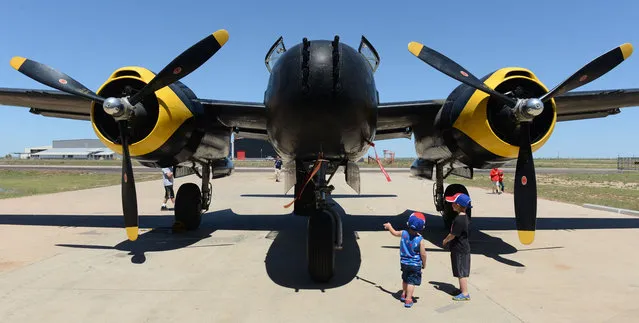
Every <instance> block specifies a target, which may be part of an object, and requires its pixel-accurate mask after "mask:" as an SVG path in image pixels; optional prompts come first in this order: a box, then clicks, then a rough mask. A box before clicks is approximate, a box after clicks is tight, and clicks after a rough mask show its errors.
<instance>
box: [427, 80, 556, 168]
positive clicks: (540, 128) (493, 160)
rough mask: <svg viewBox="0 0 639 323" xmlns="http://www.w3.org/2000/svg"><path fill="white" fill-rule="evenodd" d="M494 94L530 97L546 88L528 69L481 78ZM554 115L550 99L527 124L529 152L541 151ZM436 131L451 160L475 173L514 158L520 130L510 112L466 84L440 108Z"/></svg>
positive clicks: (498, 102)
mask: <svg viewBox="0 0 639 323" xmlns="http://www.w3.org/2000/svg"><path fill="white" fill-rule="evenodd" d="M481 80H482V81H483V82H484V83H485V84H486V85H488V87H490V88H492V89H495V90H496V91H497V92H501V93H508V92H511V91H512V92H513V93H516V97H524V98H535V97H540V96H541V95H543V94H545V93H546V92H548V89H547V88H546V87H545V86H544V85H543V84H542V83H541V82H540V81H539V80H538V79H537V77H536V76H535V75H534V74H533V73H532V72H531V71H529V70H527V69H524V68H502V69H499V70H497V71H496V72H494V73H491V74H489V75H487V76H485V77H484V78H483V79H481ZM556 121H557V113H556V106H555V101H554V99H551V100H549V101H547V102H545V104H544V111H543V112H542V114H541V115H539V116H537V117H536V118H535V119H534V120H533V122H532V125H531V134H530V136H531V142H532V150H533V151H536V150H537V149H539V148H541V147H542V146H543V145H544V144H545V143H546V141H547V140H548V139H549V138H550V135H551V134H552V132H553V130H554V127H555V123H556ZM435 128H437V129H438V131H439V132H440V133H441V135H442V138H443V140H444V143H445V145H446V146H447V148H448V150H450V152H451V154H452V155H453V156H456V157H457V159H458V160H459V161H461V162H463V163H464V164H466V165H468V166H470V167H475V168H488V167H492V166H494V165H499V164H503V163H504V162H506V161H508V160H512V159H516V158H517V155H518V153H519V132H520V126H519V124H518V123H517V122H516V120H515V119H514V116H513V115H512V112H511V110H510V108H509V107H507V106H504V104H503V103H502V102H501V101H499V100H498V99H495V98H492V97H490V96H489V95H488V94H486V93H484V92H482V91H479V90H476V89H474V88H471V87H470V86H467V85H465V84H462V85H460V86H459V87H457V88H456V89H455V90H454V91H453V92H452V93H451V94H450V96H449V97H448V99H447V100H446V103H445V104H444V106H442V108H441V109H440V111H439V113H438V115H437V117H436V119H435Z"/></svg>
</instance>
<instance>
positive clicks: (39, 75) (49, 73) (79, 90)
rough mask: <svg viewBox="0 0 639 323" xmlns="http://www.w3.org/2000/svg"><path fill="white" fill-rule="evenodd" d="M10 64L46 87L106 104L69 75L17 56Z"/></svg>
mask: <svg viewBox="0 0 639 323" xmlns="http://www.w3.org/2000/svg"><path fill="white" fill-rule="evenodd" d="M9 64H11V67H13V68H14V69H15V70H16V71H18V72H20V73H22V74H24V75H26V76H28V77H30V78H32V79H34V80H36V81H38V82H40V83H42V84H44V85H48V86H50V87H52V88H54V89H57V90H60V91H63V92H66V93H69V94H73V95H77V96H81V97H84V98H87V99H89V100H93V101H96V102H99V103H103V102H104V98H102V97H100V96H98V95H97V94H95V93H93V91H91V90H89V89H87V88H86V86H84V85H82V84H81V83H80V82H78V81H76V80H74V79H73V78H72V77H70V76H69V75H66V74H64V73H62V72H60V71H57V70H55V69H53V68H51V67H49V66H47V65H44V64H42V63H38V62H36V61H33V60H30V59H27V58H24V57H20V56H15V57H13V58H12V59H11V62H10V63H9Z"/></svg>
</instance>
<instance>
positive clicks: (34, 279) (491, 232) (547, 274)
mask: <svg viewBox="0 0 639 323" xmlns="http://www.w3.org/2000/svg"><path fill="white" fill-rule="evenodd" d="M390 176H391V177H392V182H390V183H388V182H386V180H385V178H384V176H383V175H382V174H379V173H369V172H365V173H363V174H362V177H361V183H362V194H361V195H360V196H357V195H355V194H354V192H353V191H352V189H350V188H349V187H348V186H346V183H345V182H344V179H343V177H342V176H336V177H335V178H334V183H333V184H334V185H335V187H336V190H335V192H334V200H335V201H336V202H337V203H339V204H340V207H341V208H342V209H343V211H344V212H345V214H346V215H344V217H343V218H344V220H343V221H344V249H343V250H342V251H339V252H338V254H337V257H336V266H337V269H336V275H335V277H334V279H333V280H332V281H331V282H330V283H328V284H315V283H313V282H312V281H311V280H310V279H309V278H308V275H307V272H306V262H305V237H306V233H305V229H306V221H307V219H306V218H304V217H297V216H292V215H290V212H291V209H286V208H284V207H283V205H284V204H287V203H288V202H290V201H292V196H291V195H284V194H283V192H282V191H283V183H276V182H275V181H274V180H273V175H272V173H264V172H259V173H243V172H238V173H236V174H234V175H233V176H231V177H227V178H223V179H219V180H215V181H214V182H213V183H214V186H213V187H214V192H213V203H212V205H211V209H210V210H209V212H208V213H207V214H205V216H204V218H203V223H202V226H201V228H200V229H199V230H197V231H194V232H189V233H183V234H173V233H172V232H171V231H170V225H171V223H172V212H170V211H169V212H167V211H164V212H162V211H160V203H161V200H162V196H163V193H164V192H163V188H162V182H161V181H150V182H143V183H139V184H137V196H138V203H139V211H140V214H141V216H140V226H141V228H142V229H141V235H140V237H139V239H138V240H137V241H135V242H129V241H126V235H125V232H124V229H123V228H121V226H122V225H123V221H122V218H121V202H120V187H119V186H113V187H107V188H98V189H89V190H82V191H75V192H63V193H56V194H49V195H40V196H33V197H23V198H14V199H4V200H0V318H2V319H1V320H0V321H2V322H3V323H4V322H7V323H8V322H20V323H28V322H38V323H40V322H119V323H125V322H177V321H180V322H298V321H301V322H402V321H407V320H416V321H438V322H439V321H441V322H479V321H481V322H626V321H633V320H637V317H639V304H638V303H637V301H636V300H637V299H638V297H639V270H637V268H639V253H638V252H637V251H636V246H637V245H638V244H639V218H638V217H633V216H627V215H622V214H614V213H610V212H605V211H599V210H592V209H586V208H583V207H581V206H578V205H570V204H566V203H558V202H551V201H546V200H539V203H538V214H539V219H538V222H537V228H538V231H537V235H536V239H535V242H534V243H533V244H532V245H522V244H521V243H519V241H518V239H517V232H516V230H514V227H515V221H514V219H513V196H512V195H511V194H509V193H505V194H502V195H494V194H490V192H489V191H488V190H485V189H481V188H469V190H470V194H471V198H472V199H473V204H474V210H473V221H472V224H471V229H472V231H471V235H470V240H471V248H472V265H471V276H470V279H469V283H470V293H471V297H472V300H471V301H469V302H463V303H456V302H454V301H452V300H451V295H450V294H452V293H454V292H455V288H456V286H457V284H458V282H457V280H456V279H455V278H454V277H452V273H451V269H450V257H449V252H448V251H447V250H444V249H442V248H441V241H442V240H443V238H444V236H445V235H446V230H444V228H443V224H442V221H441V219H440V218H439V216H438V215H437V212H436V211H435V209H434V206H433V204H432V198H431V191H432V182H431V181H422V180H417V179H414V178H410V177H409V175H408V174H407V173H405V172H390ZM187 181H193V182H196V183H198V184H199V179H198V178H197V177H196V176H188V177H186V178H181V179H178V180H177V181H176V191H177V187H178V185H179V184H180V183H184V182H187ZM169 203H170V202H169ZM412 210H418V211H421V212H424V213H427V214H428V216H427V228H426V230H425V231H424V237H425V238H426V239H427V240H428V243H427V248H428V249H427V250H428V261H427V266H426V269H425V271H424V273H423V280H422V285H421V286H419V287H417V288H416V292H415V296H416V297H417V302H416V303H415V305H414V306H413V307H412V308H410V309H406V308H404V307H403V306H402V304H401V303H400V301H399V300H398V298H399V292H398V291H399V290H401V272H400V270H399V250H398V246H399V240H398V239H397V238H395V237H393V236H391V235H390V234H389V233H388V232H385V231H384V230H383V227H382V224H383V223H384V222H386V221H391V222H392V223H393V224H394V225H395V227H396V228H403V224H404V223H405V222H406V219H407V217H408V215H409V214H410V212H411V211H412Z"/></svg>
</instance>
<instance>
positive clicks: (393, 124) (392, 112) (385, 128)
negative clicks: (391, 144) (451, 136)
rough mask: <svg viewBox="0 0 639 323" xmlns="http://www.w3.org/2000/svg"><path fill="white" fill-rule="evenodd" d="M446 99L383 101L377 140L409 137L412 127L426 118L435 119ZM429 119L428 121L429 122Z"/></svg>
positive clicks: (379, 110) (378, 116) (378, 121)
mask: <svg viewBox="0 0 639 323" xmlns="http://www.w3.org/2000/svg"><path fill="white" fill-rule="evenodd" d="M444 102H446V100H429V101H404V102H390V103H382V104H380V105H379V107H378V110H377V111H378V115H377V132H376V135H375V140H385V139H395V138H408V139H410V137H411V134H412V129H411V128H412V127H413V126H415V125H416V124H418V123H420V122H423V121H424V120H428V121H430V123H431V124H432V122H433V121H435V116H437V112H439V109H440V108H441V107H442V105H444ZM428 121H427V122H428Z"/></svg>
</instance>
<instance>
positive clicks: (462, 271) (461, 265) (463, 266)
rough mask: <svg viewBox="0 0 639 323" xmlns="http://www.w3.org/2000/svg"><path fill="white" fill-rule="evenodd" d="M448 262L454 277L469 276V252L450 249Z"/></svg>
mask: <svg viewBox="0 0 639 323" xmlns="http://www.w3.org/2000/svg"><path fill="white" fill-rule="evenodd" d="M450 262H451V267H452V269H453V276H454V277H457V278H464V277H468V276H470V253H465V252H455V251H452V252H451V253H450Z"/></svg>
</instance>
